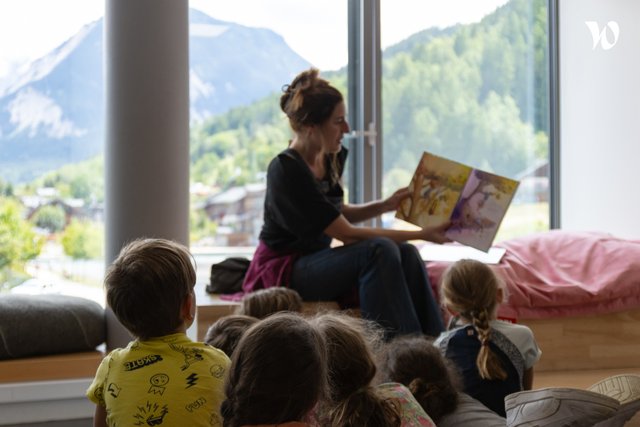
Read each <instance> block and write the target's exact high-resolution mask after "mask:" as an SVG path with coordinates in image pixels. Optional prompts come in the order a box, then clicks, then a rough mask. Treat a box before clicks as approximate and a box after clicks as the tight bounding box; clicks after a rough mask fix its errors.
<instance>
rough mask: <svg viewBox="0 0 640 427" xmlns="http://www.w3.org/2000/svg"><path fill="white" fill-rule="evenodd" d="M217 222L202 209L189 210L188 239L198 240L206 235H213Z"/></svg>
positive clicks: (216, 228)
mask: <svg viewBox="0 0 640 427" xmlns="http://www.w3.org/2000/svg"><path fill="white" fill-rule="evenodd" d="M217 230H218V224H217V223H215V222H214V221H211V220H210V219H209V217H208V216H207V213H206V212H205V211H204V209H193V208H192V209H191V210H190V211H189V241H191V242H198V241H200V240H202V239H205V238H207V237H211V236H215V235H216V232H217Z"/></svg>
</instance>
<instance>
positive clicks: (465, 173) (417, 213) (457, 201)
mask: <svg viewBox="0 0 640 427" xmlns="http://www.w3.org/2000/svg"><path fill="white" fill-rule="evenodd" d="M518 184H519V182H518V181H515V180H513V179H509V178H506V177H504V176H500V175H496V174H493V173H489V172H485V171H482V170H480V169H474V168H472V167H471V166H468V165H465V164H462V163H458V162H455V161H453V160H449V159H446V158H444V157H439V156H436V155H433V154H431V153H428V152H424V154H423V155H422V157H421V159H420V162H419V163H418V167H417V168H416V171H415V173H414V174H413V178H412V179H411V183H410V184H409V191H410V192H411V196H410V197H408V198H407V199H405V200H403V201H402V203H401V204H400V206H399V207H398V210H397V212H396V218H400V219H402V220H404V221H407V222H410V223H412V224H415V225H417V226H419V227H427V226H436V225H438V224H442V223H444V222H446V221H451V225H450V227H449V228H448V229H447V231H446V236H447V237H448V238H450V239H451V240H454V241H456V242H459V243H462V244H464V245H467V246H471V247H473V248H476V249H479V250H481V251H484V252H487V251H489V249H490V248H491V245H492V244H493V240H494V239H495V237H496V233H497V232H498V228H499V227H500V224H501V223H502V219H503V218H504V215H505V213H506V212H507V209H508V208H509V205H510V204H511V200H512V199H513V196H514V194H515V192H516V190H517V189H518Z"/></svg>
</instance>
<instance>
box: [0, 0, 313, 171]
mask: <svg viewBox="0 0 640 427" xmlns="http://www.w3.org/2000/svg"><path fill="white" fill-rule="evenodd" d="M189 21H190V34H189V43H190V46H189V56H190V64H189V68H190V70H189V73H190V82H191V83H190V102H191V106H190V114H191V119H192V121H194V122H197V121H200V120H203V119H204V118H206V117H209V116H212V115H218V114H221V113H224V112H226V111H228V110H229V109H231V108H233V107H236V106H239V105H244V104H248V103H251V102H253V101H256V100H258V99H261V98H263V97H264V96H266V95H268V94H269V93H271V92H273V91H274V90H277V89H278V88H280V86H281V85H282V82H283V81H289V80H291V78H292V77H293V76H294V75H295V74H296V73H298V72H299V71H300V70H302V69H304V68H308V67H309V66H310V64H309V62H308V61H306V60H305V59H303V58H302V57H300V56H299V55H298V54H297V53H295V52H294V51H293V50H292V49H291V48H290V47H289V46H288V45H287V44H286V42H285V41H284V39H283V38H282V37H281V36H279V35H278V34H276V33H275V32H273V31H271V30H268V29H263V28H250V27H245V26H242V25H238V24H234V23H230V22H224V21H220V20H216V19H214V18H211V17H210V16H208V15H206V14H204V13H202V12H199V11H197V10H194V9H191V10H190V11H189ZM103 26H104V23H103V20H102V19H100V20H98V21H95V22H93V23H91V24H88V25H87V26H85V27H84V28H82V29H81V30H80V31H79V32H78V33H77V34H76V35H74V36H73V37H71V38H70V39H69V40H67V41H66V42H65V43H63V44H62V45H60V46H59V47H58V48H56V49H55V50H54V51H52V52H51V53H50V54H48V55H46V56H44V57H43V58H40V59H38V60H36V61H34V62H33V63H32V64H31V65H30V67H29V68H28V69H27V70H26V71H25V72H24V73H21V74H19V75H15V76H12V77H11V78H9V79H5V80H4V81H0V171H2V172H1V175H0V179H2V180H4V181H9V182H14V183H18V182H26V181H30V180H32V179H34V178H35V177H37V176H40V175H41V174H43V173H44V172H47V171H50V170H54V169H56V168H58V167H60V166H62V165H63V164H67V163H72V162H77V161H81V160H84V159H87V158H90V157H92V156H95V155H96V154H98V153H100V152H102V150H103V147H104V130H105V123H104V89H103V64H102V57H103V46H104V43H103ZM267 70H268V72H267Z"/></svg>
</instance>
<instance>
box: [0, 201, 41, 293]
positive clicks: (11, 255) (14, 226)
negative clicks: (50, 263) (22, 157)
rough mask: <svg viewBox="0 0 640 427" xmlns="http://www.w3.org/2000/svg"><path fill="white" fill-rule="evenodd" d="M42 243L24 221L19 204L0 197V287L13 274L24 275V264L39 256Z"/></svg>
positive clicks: (29, 225) (30, 226)
mask: <svg viewBox="0 0 640 427" xmlns="http://www.w3.org/2000/svg"><path fill="white" fill-rule="evenodd" d="M43 243H44V240H43V238H42V237H40V236H38V235H37V234H36V233H35V231H34V230H33V227H32V225H31V224H30V223H29V222H28V221H27V220H26V219H24V217H23V208H22V206H21V205H20V203H18V202H17V201H16V200H15V199H13V198H8V197H0V287H2V285H3V284H4V283H5V282H6V281H8V280H10V279H11V278H12V277H13V276H14V275H15V274H20V273H24V267H25V264H26V262H27V261H29V260H31V259H34V258H35V257H37V256H38V255H39V254H40V251H41V249H42V245H43Z"/></svg>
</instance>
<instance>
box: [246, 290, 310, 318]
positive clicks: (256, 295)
mask: <svg viewBox="0 0 640 427" xmlns="http://www.w3.org/2000/svg"><path fill="white" fill-rule="evenodd" d="M279 311H295V312H298V313H299V312H301V311H302V298H301V297H300V294H298V293H297V292H296V291H294V290H293V289H289V288H285V287H281V286H274V287H272V288H266V289H258V290H256V291H253V292H250V293H248V294H246V295H245V296H244V297H243V298H242V306H241V307H240V309H239V310H238V313H239V314H245V315H247V316H253V317H257V318H258V319H264V318H265V317H267V316H269V315H270V314H273V313H277V312H279Z"/></svg>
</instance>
